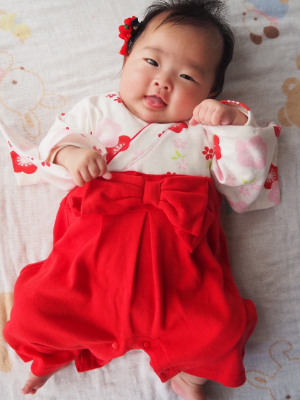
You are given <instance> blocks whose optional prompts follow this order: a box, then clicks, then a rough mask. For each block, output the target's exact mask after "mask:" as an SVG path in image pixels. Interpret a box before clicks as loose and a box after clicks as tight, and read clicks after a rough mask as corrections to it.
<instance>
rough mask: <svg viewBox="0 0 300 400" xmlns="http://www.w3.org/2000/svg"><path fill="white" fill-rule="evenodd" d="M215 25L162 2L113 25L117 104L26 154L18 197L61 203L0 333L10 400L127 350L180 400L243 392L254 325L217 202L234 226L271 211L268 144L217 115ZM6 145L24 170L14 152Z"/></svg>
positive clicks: (204, 0)
mask: <svg viewBox="0 0 300 400" xmlns="http://www.w3.org/2000/svg"><path fill="white" fill-rule="evenodd" d="M223 11H224V4H223V2H222V1H221V0H182V1H172V2H170V3H169V2H167V1H160V2H158V3H154V4H153V5H152V6H150V7H149V8H148V9H147V12H146V15H145V18H144V20H143V21H142V22H138V20H137V19H136V18H135V17H132V18H128V19H127V20H125V24H124V25H123V26H121V27H120V37H121V38H123V39H124V40H125V43H124V46H123V47H122V49H121V54H123V55H124V65H123V71H122V76H121V82H120V89H119V92H113V93H109V94H106V95H101V96H91V97H89V98H86V99H83V100H82V101H80V102H79V103H78V104H77V105H76V106H75V107H74V108H73V109H72V110H71V111H70V112H69V113H62V114H61V115H60V116H59V117H58V118H57V120H56V122H55V124H54V125H53V127H52V128H51V129H50V131H49V133H48V135H47V136H46V137H45V139H44V140H43V141H42V143H41V145H40V147H39V150H38V152H37V153H34V150H33V149H31V150H30V152H28V154H30V158H31V161H32V163H31V164H30V165H31V170H30V172H29V170H28V171H27V172H26V170H24V171H25V174H27V175H26V176H27V178H28V179H27V181H26V182H24V183H26V184H27V183H30V182H29V178H33V177H34V175H35V174H36V176H42V177H43V179H44V180H48V181H49V182H52V183H54V184H56V185H57V186H58V187H61V188H64V189H67V190H70V189H73V190H72V191H71V192H70V193H69V194H68V195H67V197H66V198H65V199H64V200H63V201H62V203H61V206H60V209H59V211H58V215H57V219H56V223H55V227H54V246H53V250H52V252H51V254H50V256H49V257H48V259H47V260H45V261H42V262H38V263H36V264H31V265H29V266H27V267H26V268H24V269H23V270H22V272H21V274H20V277H19V278H18V280H17V283H16V286H15V293H14V307H13V310H12V313H11V320H10V321H9V322H8V323H7V325H6V327H5V329H4V335H5V338H6V340H7V342H8V343H9V344H10V345H11V346H12V347H13V348H14V349H15V350H16V352H17V353H18V354H19V356H20V357H21V358H22V359H23V360H24V361H25V362H28V361H32V360H33V363H32V366H31V372H30V375H29V378H28V380H27V382H26V383H25V386H24V388H23V389H22V393H23V394H34V393H36V391H37V390H38V389H39V388H41V387H42V386H43V385H44V384H45V382H46V381H47V380H48V379H49V377H51V376H52V375H53V374H54V373H55V372H57V371H58V370H59V369H61V368H64V366H66V365H68V364H69V363H70V362H72V361H74V360H75V363H76V367H77V369H78V371H79V372H82V371H87V370H90V369H94V368H100V367H102V366H104V365H105V364H107V363H108V362H109V361H110V360H111V359H113V358H115V357H119V356H121V355H123V354H125V353H126V352H127V351H129V350H131V349H143V350H144V351H146V352H147V353H148V354H149V356H150V358H151V366H152V367H153V369H154V371H155V372H156V374H157V375H158V376H159V378H160V379H161V381H162V382H165V381H167V380H169V379H171V385H172V388H173V390H174V391H175V392H176V393H177V394H178V395H179V396H181V397H182V398H183V399H185V400H205V399H206V397H205V394H204V392H203V384H204V383H205V382H206V381H207V379H212V380H216V381H219V382H220V383H222V384H224V385H227V386H230V387H236V386H240V385H242V384H243V383H244V382H245V371H244V366H243V356H244V348H245V344H246V342H247V340H248V338H249V337H250V335H251V333H252V332H253V330H254V327H255V324H256V319H257V316H256V311H255V307H254V305H253V303H252V302H251V301H250V300H245V299H242V298H241V297H240V295H239V293H238V290H237V288H236V286H235V283H234V281H233V278H232V275H231V272H230V266H229V262H228V256H227V248H226V242H225V238H224V233H223V231H222V228H221V225H220V218H219V208H220V203H221V196H220V194H219V193H218V192H221V193H223V194H225V196H226V197H227V199H228V201H229V203H230V204H231V205H232V207H233V208H234V209H235V210H236V211H238V212H243V211H246V210H249V209H256V208H265V207H270V206H274V205H275V204H277V202H278V192H276V193H275V194H274V191H273V192H272V195H271V191H270V188H268V187H266V185H265V181H266V178H267V175H268V172H269V170H270V168H272V165H275V162H276V159H275V155H276V143H277V136H278V129H279V128H278V127H274V126H272V125H269V126H268V127H267V128H258V127H257V125H256V123H255V121H254V119H253V116H252V114H251V112H250V110H249V109H248V108H247V107H246V106H243V105H242V104H240V103H237V102H231V101H227V102H220V101H217V100H214V98H215V97H216V96H217V95H218V94H219V93H220V92H221V91H222V87H223V83H224V74H225V70H226V68H227V66H228V64H229V63H230V61H231V58H232V53H233V46H234V40H233V35H232V33H231V30H230V28H229V26H228V24H227V23H226V22H225V21H224V19H223V17H222V13H223ZM6 136H7V137H8V138H9V140H10V146H11V147H13V151H12V152H11V154H12V153H14V154H17V153H18V154H17V155H20V154H21V152H22V151H23V153H22V154H21V156H23V157H25V156H26V154H25V153H24V150H22V149H21V146H19V147H18V141H20V142H21V141H23V142H24V139H21V138H19V137H17V136H16V135H15V134H12V133H9V132H8V131H6ZM23 149H24V146H23ZM14 157H15V156H14V155H13V154H12V158H13V161H14V160H16V158H14ZM15 171H16V168H15ZM16 172H17V171H16ZM38 173H39V174H40V175H38ZM25 174H24V176H25ZM35 179H37V178H35ZM33 181H34V179H32V182H33ZM215 187H216V188H217V189H218V192H217V191H216V189H215ZM273 189H274V188H273ZM245 190H246V191H247V196H245V194H244V193H245ZM276 196H277V197H276ZM274 199H275V200H274ZM86 310H89V311H88V312H87V311H86Z"/></svg>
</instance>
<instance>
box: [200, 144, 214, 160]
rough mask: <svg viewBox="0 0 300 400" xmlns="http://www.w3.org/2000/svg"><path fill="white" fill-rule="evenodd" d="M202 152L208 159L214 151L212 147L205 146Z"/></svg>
mask: <svg viewBox="0 0 300 400" xmlns="http://www.w3.org/2000/svg"><path fill="white" fill-rule="evenodd" d="M202 154H204V155H205V158H206V159H207V160H209V159H210V158H213V155H214V151H213V149H209V148H208V147H207V146H205V147H204V151H202Z"/></svg>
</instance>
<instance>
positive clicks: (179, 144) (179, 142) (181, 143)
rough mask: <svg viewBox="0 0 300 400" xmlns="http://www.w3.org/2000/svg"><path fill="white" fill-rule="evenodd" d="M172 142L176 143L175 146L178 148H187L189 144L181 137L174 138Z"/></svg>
mask: <svg viewBox="0 0 300 400" xmlns="http://www.w3.org/2000/svg"><path fill="white" fill-rule="evenodd" d="M172 143H174V146H175V148H176V149H185V147H186V145H187V142H186V141H185V140H182V139H180V138H178V139H175V140H172Z"/></svg>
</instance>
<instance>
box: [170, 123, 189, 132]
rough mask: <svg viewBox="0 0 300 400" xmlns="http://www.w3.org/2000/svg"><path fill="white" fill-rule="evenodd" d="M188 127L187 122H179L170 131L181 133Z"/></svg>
mask: <svg viewBox="0 0 300 400" xmlns="http://www.w3.org/2000/svg"><path fill="white" fill-rule="evenodd" d="M186 128H188V125H187V123H186V122H178V124H176V125H173V126H171V128H169V129H170V131H173V132H175V133H180V132H182V130H183V129H186Z"/></svg>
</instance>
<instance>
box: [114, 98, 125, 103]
mask: <svg viewBox="0 0 300 400" xmlns="http://www.w3.org/2000/svg"><path fill="white" fill-rule="evenodd" d="M114 101H117V102H118V103H123V100H122V99H121V98H120V97H116V98H115V99H114Z"/></svg>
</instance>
